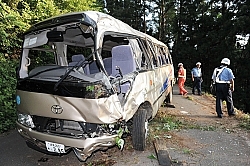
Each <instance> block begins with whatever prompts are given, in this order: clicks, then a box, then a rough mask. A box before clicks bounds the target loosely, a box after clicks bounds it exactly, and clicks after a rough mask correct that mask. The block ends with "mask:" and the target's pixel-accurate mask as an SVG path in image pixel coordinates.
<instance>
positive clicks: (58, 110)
mask: <svg viewBox="0 0 250 166" xmlns="http://www.w3.org/2000/svg"><path fill="white" fill-rule="evenodd" d="M51 111H52V112H53V113H54V114H61V113H62V112H63V108H62V107H61V106H60V105H52V107H51Z"/></svg>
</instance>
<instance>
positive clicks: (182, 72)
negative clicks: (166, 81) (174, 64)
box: [178, 63, 188, 95]
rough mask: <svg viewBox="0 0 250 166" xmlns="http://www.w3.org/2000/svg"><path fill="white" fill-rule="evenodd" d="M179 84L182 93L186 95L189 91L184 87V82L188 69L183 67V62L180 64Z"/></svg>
mask: <svg viewBox="0 0 250 166" xmlns="http://www.w3.org/2000/svg"><path fill="white" fill-rule="evenodd" d="M178 67H179V69H178V86H179V90H180V93H179V94H180V95H186V94H187V93H188V92H187V90H186V89H185V88H184V83H185V81H186V69H185V68H184V67H183V64H182V63H179V64H178Z"/></svg>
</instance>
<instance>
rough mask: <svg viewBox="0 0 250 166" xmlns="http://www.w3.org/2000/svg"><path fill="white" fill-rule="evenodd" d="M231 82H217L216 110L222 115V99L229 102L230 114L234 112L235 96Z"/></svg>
mask: <svg viewBox="0 0 250 166" xmlns="http://www.w3.org/2000/svg"><path fill="white" fill-rule="evenodd" d="M229 86H230V85H229V84H216V112H217V115H222V114H223V113H222V101H226V103H227V112H228V115H232V114H234V106H233V97H232V92H231V90H230V87H229Z"/></svg>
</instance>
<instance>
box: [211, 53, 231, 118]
mask: <svg viewBox="0 0 250 166" xmlns="http://www.w3.org/2000/svg"><path fill="white" fill-rule="evenodd" d="M229 65H230V60H229V59H228V58H223V59H222V60H221V66H220V67H217V68H215V69H214V72H213V75H212V80H213V83H215V85H216V112H217V116H218V117H219V118H222V115H223V113H222V101H224V100H225V101H226V103H227V111H228V115H229V116H233V115H235V111H234V106H233V97H232V92H233V91H234V78H235V77H234V74H233V72H232V70H231V69H229V68H228V67H227V66H229Z"/></svg>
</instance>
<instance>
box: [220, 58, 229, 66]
mask: <svg viewBox="0 0 250 166" xmlns="http://www.w3.org/2000/svg"><path fill="white" fill-rule="evenodd" d="M221 64H225V65H230V59H228V58H223V59H222V60H221Z"/></svg>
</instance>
